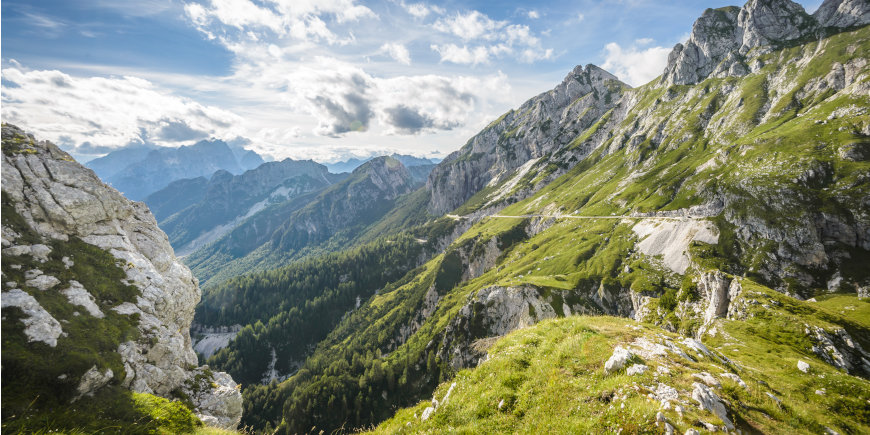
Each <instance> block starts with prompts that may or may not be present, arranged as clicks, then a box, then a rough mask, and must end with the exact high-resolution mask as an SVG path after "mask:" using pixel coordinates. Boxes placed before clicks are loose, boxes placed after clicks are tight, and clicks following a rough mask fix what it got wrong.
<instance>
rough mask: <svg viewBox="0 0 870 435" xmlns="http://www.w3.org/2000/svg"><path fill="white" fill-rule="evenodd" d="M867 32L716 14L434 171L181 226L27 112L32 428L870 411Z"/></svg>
mask: <svg viewBox="0 0 870 435" xmlns="http://www.w3.org/2000/svg"><path fill="white" fill-rule="evenodd" d="M868 53H870V4H868V3H867V2H866V1H865V0H825V1H824V2H823V3H822V4H821V6H820V7H819V8H818V10H817V11H816V12H815V13H813V14H808V13H806V11H804V9H803V8H802V7H801V6H800V5H798V4H796V3H794V2H791V1H789V0H749V1H748V2H747V3H746V4H744V5H743V6H741V7H738V6H732V7H723V8H716V9H707V10H705V11H703V13H702V14H701V15H700V17H699V18H698V19H697V20H696V21H695V23H694V25H693V27H692V29H691V33H690V34H689V38H688V40H687V41H686V42H685V43H680V44H677V45H676V46H675V47H674V48H673V50H672V51H671V53H670V55H669V57H668V62H667V66H666V68H665V69H664V70H663V71H662V74H661V76H659V77H658V78H656V79H655V80H653V81H651V82H649V83H647V84H644V85H642V86H639V87H634V88H633V87H631V86H629V85H627V84H625V83H623V82H621V81H620V80H619V79H618V78H617V77H616V76H614V75H613V74H610V73H609V72H607V71H605V70H603V69H602V68H599V67H597V66H594V65H586V66H578V67H576V68H574V69H573V70H572V71H570V72H569V73H568V74H567V75H566V77H565V78H564V79H563V80H562V81H561V82H560V83H558V84H556V85H555V87H554V88H553V89H552V90H549V91H547V92H544V93H541V94H540V95H537V96H534V97H532V98H530V99H529V100H528V101H526V102H525V103H523V104H521V105H520V106H519V107H517V108H516V109H513V110H510V111H508V112H507V113H505V114H504V115H502V116H501V117H499V118H498V119H495V120H493V121H492V122H491V123H490V124H489V125H488V126H487V127H485V128H484V129H483V130H482V131H480V132H479V133H477V134H476V135H474V136H473V137H472V138H470V139H469V140H468V142H467V143H466V144H465V145H464V146H462V147H461V148H460V149H459V150H458V151H456V152H454V153H452V154H450V155H449V156H448V157H447V158H445V159H444V160H443V161H441V162H440V163H438V164H437V165H433V166H429V165H426V164H425V163H424V164H422V165H418V164H417V163H423V162H419V161H417V160H408V161H402V159H399V158H397V157H395V156H393V157H390V156H382V157H377V158H373V159H371V160H368V161H366V162H364V163H362V164H361V165H359V166H358V167H356V168H355V169H353V172H351V173H349V174H338V175H336V174H333V173H330V172H329V168H328V167H327V166H324V165H320V164H317V163H314V162H311V161H294V160H289V159H288V160H284V161H281V162H270V163H265V164H261V165H259V166H258V167H257V168H255V169H251V170H248V171H247V172H244V173H238V172H237V173H234V172H233V171H232V170H229V169H225V170H223V171H217V170H214V171H212V172H211V173H202V174H197V175H196V176H198V177H199V178H188V179H184V180H178V181H175V182H173V183H172V184H169V185H168V187H167V188H166V189H163V190H160V191H157V190H155V191H153V193H151V194H150V196H147V198H146V203H147V204H148V207H150V208H151V210H152V212H153V215H152V214H151V213H149V212H148V207H145V206H144V205H143V204H141V203H133V202H129V201H127V200H126V199H124V198H123V197H122V196H121V195H119V194H118V192H116V191H115V190H113V189H111V188H110V187H108V186H105V185H103V184H102V183H101V182H100V181H99V179H97V178H96V176H94V174H93V173H90V172H89V171H87V170H86V169H84V168H82V167H80V166H79V165H77V164H76V163H75V162H73V161H71V160H72V159H71V158H69V157H68V155H66V154H65V153H63V152H62V151H59V149H57V148H56V147H54V146H53V145H51V144H48V143H45V142H38V141H36V140H35V138H33V137H32V136H28V135H26V134H25V133H23V132H21V131H20V130H18V129H16V128H14V127H12V126H6V125H4V129H3V153H4V162H3V164H4V166H3V194H4V195H3V207H4V208H3V241H4V242H3V273H4V281H8V282H5V283H4V285H5V287H4V292H3V307H4V308H3V314H4V321H3V328H4V330H3V346H4V352H3V366H4V370H3V376H4V379H3V393H4V396H6V397H4V407H3V412H4V415H3V417H4V429H5V430H9V427H10V426H7V424H12V425H13V426H12V427H13V428H15V429H18V430H23V431H27V430H37V429H40V428H47V427H48V426H47V425H40V424H39V423H30V422H33V421H59V419H58V417H57V414H56V412H64V411H63V410H64V409H68V408H69V406H66V407H63V406H60V404H61V402H60V401H57V400H56V399H50V398H48V397H47V396H45V395H43V394H41V393H40V392H42V391H48V390H46V389H47V388H60V389H61V390H60V391H62V393H63V394H62V395H61V396H58V397H62V399H60V400H69V399H71V398H73V397H75V399H73V400H80V399H79V398H81V397H85V395H86V394H91V395H92V396H93V399H84V400H82V402H77V403H81V404H82V405H81V406H83V407H88V406H92V405H89V404H96V405H93V406H95V407H99V406H104V407H107V408H109V409H110V410H111V413H110V414H111V415H110V416H109V417H100V418H95V419H94V421H97V422H100V423H103V422H106V421H115V422H123V421H131V420H130V419H132V418H134V417H130V419H128V420H124V418H125V417H123V416H121V413H120V411H118V409H120V408H121V407H120V406H119V405H115V406H111V407H108V406H106V405H105V404H106V403H112V402H110V401H109V398H110V397H113V396H111V395H110V393H111V394H116V395H122V396H123V397H124V399H123V400H118V401H117V402H116V403H120V404H127V403H133V404H137V403H139V404H141V403H142V402H143V401H144V400H146V399H147V400H149V401H150V402H149V403H154V404H159V406H158V405H153V406H150V407H141V406H140V407H139V408H136V409H138V410H139V411H136V412H138V413H139V414H135V413H134V414H131V415H135V418H139V419H140V421H143V422H147V423H145V424H147V425H152V426H149V428H153V429H154V430H155V431H159V430H168V429H166V428H165V427H164V426H159V423H158V422H157V421H158V419H156V418H154V417H147V415H152V416H153V415H156V414H155V412H156V411H155V409H162V408H165V407H167V406H172V405H171V404H172V403H178V404H179V405H177V406H178V408H175V409H176V411H177V413H176V414H175V415H177V416H178V417H177V418H175V419H173V420H172V421H173V422H174V423H173V424H177V425H179V427H182V426H184V425H188V426H189V425H192V424H195V423H191V422H195V421H206V422H210V423H211V424H215V425H218V426H224V427H234V423H236V422H237V421H238V420H237V419H238V418H240V419H241V424H242V425H244V427H245V428H246V431H253V432H255V433H288V434H289V433H303V432H304V433H308V432H317V433H332V432H343V431H371V432H375V433H442V432H468V433H593V432H603V433H686V434H687V435H688V434H700V433H713V432H718V431H723V432H728V433H865V432H870V414H868V412H867V409H868V407H867V404H868V403H870V301H868V298H870V272H868V269H867V267H866V266H867V264H870V58H868ZM137 153H140V154H137ZM141 153H142V151H141V150H138V151H137V150H130V151H127V152H125V153H123V154H122V153H119V154H117V155H116V157H115V158H117V159H119V160H124V161H130V162H133V161H140V160H141V159H142V157H141V155H143V154H141ZM220 153H222V154H221V155H223V156H224V157H226V156H227V154H226V153H225V152H222V151H221V152H220ZM150 154H151V152H150V151H149V153H148V155H149V156H150ZM221 158H223V157H221ZM218 160H219V159H218V158H217V157H215V159H214V160H213V162H216V161H218ZM221 161H223V160H221ZM226 161H227V162H229V160H226ZM353 163H354V162H351V164H353ZM100 164H102V163H97V165H98V166H99V165H100ZM236 164H237V165H238V162H237V163H236ZM209 165H212V166H214V164H212V163H209ZM170 166H171V165H170ZM204 166H207V165H204ZM204 166H203V167H204ZM415 168H419V169H415ZM218 169H222V168H218ZM146 172H147V171H146ZM239 172H240V171H239ZM131 174H132V175H131ZM111 176H112V177H119V175H118V174H113V175H111ZM137 176H141V177H144V178H143V179H148V176H147V175H144V174H143V173H141V172H135V171H128V172H127V175H124V176H123V177H127V178H125V179H133V178H135V177H137ZM116 179H118V180H120V179H121V178H116ZM113 185H115V184H114V183H113ZM115 186H116V185H115ZM116 187H117V186H116ZM102 197H107V198H111V201H109V202H108V204H110V205H111V206H110V207H106V206H105V204H106V202H105V201H104V202H103V206H102V207H97V206H96V204H97V202H95V200H94V199H93V198H102ZM155 218H156V219H155ZM158 222H159V225H160V227H161V228H162V229H163V230H164V231H165V232H166V233H168V236H167V235H165V234H164V233H163V232H162V231H160V230H159V229H157V226H156V225H157V223H158ZM169 242H172V244H173V246H174V247H175V248H176V250H177V251H178V252H181V253H188V252H190V253H189V255H187V256H186V257H184V262H185V263H186V264H181V262H180V261H179V260H177V259H176V258H175V256H174V253H173V252H172V249H171V248H169ZM80 252H81V253H80ZM71 253H74V254H71ZM83 253H87V255H84V254H83ZM188 267H189V268H190V269H189V270H188ZM93 271H98V273H94V272H93ZM191 274H192V275H191ZM194 276H195V277H196V279H195V278H194ZM197 281H199V283H201V284H202V290H201V291H202V297H201V301H200V302H199V303H198V304H197V303H196V302H195V301H196V300H197V299H198V297H199V291H200V290H199V287H197ZM67 287H69V288H68V289H66V288H67ZM79 287H83V288H84V289H85V292H84V293H82V291H81V290H80V289H79ZM57 289H65V290H62V291H57ZM58 295H59V296H58ZM88 296H90V297H88ZM173 298H177V299H178V300H179V301H180V302H183V303H176V302H174V299H173ZM194 305H195V307H194ZM134 307H135V309H134ZM137 310H138V311H137ZM97 312H99V313H100V314H106V316H105V317H98V316H97V314H96V313H97ZM61 321H63V322H61ZM188 327H190V328H191V329H190V330H191V332H190V334H189V335H188V333H187V328H188ZM82 331H88V334H85V333H82ZM64 333H66V334H67V335H63V334H64ZM89 336H90V337H91V340H90V341H89V340H88V339H87V337H89ZM51 343H54V345H52V344H51ZM191 346H193V348H194V349H196V350H197V351H198V352H199V361H198V363H197V364H195V363H194V361H193V360H191V359H190V358H191V355H192V354H193V350H191ZM129 349H133V350H135V351H129ZM34 362H36V363H34ZM182 362H183V363H182ZM201 364H207V365H208V367H209V368H208V372H206V371H205V370H206V369H205V368H203V367H201V366H200V365H201ZM198 366H199V367H198ZM9 367H14V368H15V372H16V373H21V372H26V373H28V376H17V377H13V376H10V375H9V373H10V369H9ZM25 367H30V368H29V369H25ZM91 367H93V368H91ZM152 367H155V368H156V369H152ZM197 367H198V368H197ZM158 369H159V370H158ZM218 370H221V371H223V372H218ZM224 372H225V373H224ZM61 374H64V375H66V377H63V378H61V377H60V375H61ZM197 376H199V377H197ZM230 377H231V378H232V379H230ZM140 380H141V383H140ZM236 382H238V383H239V384H241V385H242V387H240V391H241V397H242V403H241V404H239V403H238V400H237V398H238V391H239V390H236V389H235V388H234V385H235V383H236ZM146 387H147V388H146ZM228 389H231V390H232V391H228ZM130 391H132V393H131V392H130ZM233 392H235V393H233ZM140 393H141V394H148V395H151V396H137V394H140ZM131 394H132V395H131ZM221 394H223V396H221ZM152 396H153V397H154V398H153V399H152V398H151V397H152ZM40 397H42V399H40ZM161 397H163V398H165V397H169V398H174V399H175V400H176V401H177V402H168V401H167V403H169V404H166V403H164V402H160V400H165V399H161ZM214 397H217V399H213V398H214ZM10 398H11V399H10ZM52 400H54V401H52ZM31 401H32V402H31ZM8 403H11V404H12V405H7V404H8ZM28 403H30V405H28ZM34 404H35V405H34ZM237 404H238V405H239V406H240V407H241V408H242V410H241V411H238V410H237V406H236V405H237ZM34 406H35V407H34ZM124 406H126V405H124ZM58 409H60V410H61V411H57V410H58ZM85 409H88V410H89V411H87V412H82V413H79V414H80V415H79V417H80V418H81V419H84V418H86V417H87V416H89V415H91V414H93V413H94V411H93V409H94V408H93V407H89V408H85ZM124 409H126V408H124ZM237 411H238V412H237ZM21 413H28V414H27V415H29V416H30V419H23V418H21V417H17V416H20V415H22V414H21ZM149 413H150V414H149ZM239 414H241V416H239ZM95 415H97V414H95ZM99 415H102V414H99ZM110 417H111V418H110ZM63 418H70V417H68V416H66V417H62V418H61V419H60V420H63ZM197 419H198V420H197ZM76 421H80V420H76ZM80 424H84V423H80ZM188 426H184V427H185V428H187V427H188ZM61 427H64V426H61ZM131 427H132V426H131ZM53 428H54V427H52V429H53ZM66 428H67V430H68V427H66ZM161 428H162V429H161ZM191 430H192V429H191ZM177 431H188V429H183V430H181V429H179V430H177Z"/></svg>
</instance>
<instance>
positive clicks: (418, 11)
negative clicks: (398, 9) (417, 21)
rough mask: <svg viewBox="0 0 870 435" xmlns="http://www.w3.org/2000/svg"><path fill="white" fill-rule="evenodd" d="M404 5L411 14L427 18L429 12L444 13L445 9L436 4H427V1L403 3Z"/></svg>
mask: <svg viewBox="0 0 870 435" xmlns="http://www.w3.org/2000/svg"><path fill="white" fill-rule="evenodd" d="M402 7H403V8H405V11H407V12H408V13H409V14H411V15H413V16H414V17H416V18H426V17H428V16H429V14H438V15H442V14H444V9H442V8H440V7H438V6H435V5H427V4H425V3H410V4H409V3H404V2H403V3H402Z"/></svg>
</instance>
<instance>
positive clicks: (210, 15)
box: [184, 0, 377, 44]
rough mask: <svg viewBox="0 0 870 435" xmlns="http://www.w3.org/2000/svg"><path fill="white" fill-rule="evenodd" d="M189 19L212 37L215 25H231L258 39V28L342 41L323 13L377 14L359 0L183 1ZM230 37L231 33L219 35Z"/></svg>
mask: <svg viewBox="0 0 870 435" xmlns="http://www.w3.org/2000/svg"><path fill="white" fill-rule="evenodd" d="M184 11H185V13H186V14H187V17H188V18H189V19H190V21H191V22H192V23H193V24H194V25H195V26H196V27H197V29H199V30H200V31H201V32H203V33H204V34H205V35H206V36H207V37H208V38H209V39H215V38H217V36H216V34H219V33H218V32H216V31H215V28H216V27H220V26H224V27H226V26H229V27H232V28H235V30H237V33H236V34H235V35H232V37H235V38H240V39H249V40H254V41H256V40H258V39H259V38H260V37H259V36H258V32H263V31H269V32H271V33H272V34H274V35H277V36H279V37H286V36H290V37H293V38H295V39H298V40H305V41H307V40H324V41H327V42H328V43H330V44H335V43H343V42H344V40H343V39H341V38H338V37H337V36H336V35H335V34H334V33H333V32H332V31H331V30H330V29H329V27H328V25H327V23H326V21H324V17H328V18H329V19H331V20H334V21H335V22H336V23H338V24H342V23H346V22H351V21H358V20H361V19H363V18H377V14H375V13H374V12H373V11H372V10H371V9H369V8H367V7H365V6H362V5H359V4H357V1H356V0H262V1H261V2H259V4H258V3H255V2H253V1H252V0H208V1H207V2H192V3H186V4H185V5H184ZM220 38H222V39H227V40H228V39H230V38H231V37H230V36H229V35H222V36H220Z"/></svg>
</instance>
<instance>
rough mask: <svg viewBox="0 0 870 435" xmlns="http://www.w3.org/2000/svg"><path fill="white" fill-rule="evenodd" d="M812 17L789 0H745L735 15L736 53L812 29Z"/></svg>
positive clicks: (800, 34)
mask: <svg viewBox="0 0 870 435" xmlns="http://www.w3.org/2000/svg"><path fill="white" fill-rule="evenodd" d="M815 26H816V23H815V20H814V19H813V18H812V17H811V16H809V15H808V14H807V13H806V11H804V8H803V7H802V6H801V5H799V4H797V3H795V2H793V1H791V0H749V2H747V3H746V5H744V6H743V8H741V9H740V13H739V14H737V27H738V28H739V29H740V30H742V32H743V35H742V36H743V38H742V41H741V46H740V48H739V51H740V54H746V53H747V52H748V51H749V50H751V49H753V48H755V47H762V46H769V45H773V44H776V43H780V42H784V41H790V40H793V39H798V38H800V37H802V36H804V35H807V34H809V33H812V32H813V31H814V30H815Z"/></svg>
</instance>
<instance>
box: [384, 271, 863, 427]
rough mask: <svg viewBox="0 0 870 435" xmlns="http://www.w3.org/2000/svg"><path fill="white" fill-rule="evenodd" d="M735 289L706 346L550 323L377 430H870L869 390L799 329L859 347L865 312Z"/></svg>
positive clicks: (524, 333) (508, 340) (520, 334)
mask: <svg viewBox="0 0 870 435" xmlns="http://www.w3.org/2000/svg"><path fill="white" fill-rule="evenodd" d="M741 284H742V287H743V290H744V291H743V292H742V293H741V294H740V296H739V299H738V300H737V301H735V302H736V305H732V307H733V309H729V313H728V318H727V319H724V318H723V319H720V320H717V321H716V324H717V325H716V327H717V329H718V331H719V332H718V333H717V334H716V335H715V336H705V338H704V344H700V342H699V341H696V340H694V339H692V338H686V337H684V336H681V335H678V334H674V333H671V332H666V331H662V329H661V328H659V327H656V326H653V325H650V324H643V323H636V322H632V321H627V320H626V319H620V318H614V317H594V316H573V317H567V318H564V319H558V320H546V321H543V322H541V323H539V324H537V325H535V326H533V327H531V328H526V329H521V330H519V331H516V332H513V333H511V334H509V335H507V336H506V337H504V338H502V339H500V340H499V341H498V342H497V343H496V344H495V345H493V346H492V347H491V348H490V349H489V351H488V354H487V358H486V360H485V361H484V362H482V363H481V364H480V365H478V366H477V367H476V368H473V369H468V370H463V371H460V372H459V373H457V374H456V376H455V377H454V378H453V379H452V380H451V381H448V382H445V383H443V384H441V385H440V386H439V387H438V388H437V389H436V391H435V394H434V396H433V399H432V400H427V401H424V402H421V403H420V404H418V405H417V406H415V407H413V408H408V409H404V410H400V411H399V412H397V413H396V416H395V417H393V418H391V419H390V420H388V421H386V422H384V423H382V424H381V425H380V426H378V428H377V429H375V430H374V431H373V432H374V433H421V432H435V433H438V432H444V431H455V432H473V433H572V432H583V433H601V432H606V433H612V432H620V431H621V432H625V433H686V434H690V433H699V432H705V433H706V432H708V431H709V432H716V431H723V432H731V431H734V430H739V431H742V432H744V433H745V432H749V433H826V432H827V433H831V431H836V432H838V433H864V432H866V431H868V430H870V426H868V424H870V418H868V417H870V416H868V415H867V405H866V404H867V400H870V381H868V380H867V378H866V377H864V378H860V377H855V376H850V375H849V374H847V373H846V372H845V371H843V370H841V369H839V368H838V367H836V366H832V365H830V364H829V363H828V361H826V360H825V359H824V358H821V357H819V356H818V355H815V354H812V353H811V352H808V351H807V348H806V347H805V346H807V344H808V341H812V339H813V338H812V335H810V336H808V335H807V333H806V332H805V330H804V328H808V330H810V329H811V330H814V331H820V330H826V331H841V330H842V327H843V326H845V327H846V328H847V329H848V330H850V331H851V333H852V334H853V335H852V336H853V337H858V336H863V337H865V338H866V337H868V332H870V330H868V326H870V325H868V323H867V319H868V318H870V317H868V314H870V311H868V310H870V303H868V302H866V301H860V300H858V299H857V298H855V297H854V296H851V295H850V296H845V295H834V296H830V297H826V298H824V299H822V300H819V301H818V302H802V301H798V300H795V299H793V298H789V297H787V296H783V295H781V294H779V293H776V292H774V291H771V290H770V289H767V288H764V287H761V286H758V285H757V284H754V283H751V282H749V281H742V283H741ZM740 304H745V305H743V306H744V307H748V309H746V310H745V311H741V308H737V307H739V306H740ZM765 305H767V306H768V308H765V307H764V306H765ZM618 349H623V350H627V351H628V352H627V353H624V354H623V355H622V356H621V357H620V355H618V352H617V351H616V350H618ZM608 368H610V370H608ZM693 430H694V431H695V432H692V431H693Z"/></svg>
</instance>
